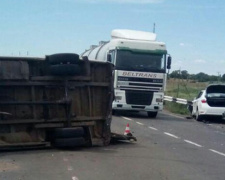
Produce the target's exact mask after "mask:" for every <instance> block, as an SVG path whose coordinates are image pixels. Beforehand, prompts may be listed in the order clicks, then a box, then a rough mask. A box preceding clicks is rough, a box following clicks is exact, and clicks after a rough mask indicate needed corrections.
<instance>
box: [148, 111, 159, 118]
mask: <svg viewBox="0 0 225 180" xmlns="http://www.w3.org/2000/svg"><path fill="white" fill-rule="evenodd" d="M157 114H158V112H157V111H156V112H152V111H148V117H150V118H155V117H156V116H157Z"/></svg>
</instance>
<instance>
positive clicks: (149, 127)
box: [148, 126, 158, 131]
mask: <svg viewBox="0 0 225 180" xmlns="http://www.w3.org/2000/svg"><path fill="white" fill-rule="evenodd" d="M148 128H149V129H152V130H155V131H158V129H156V128H154V127H151V126H148Z"/></svg>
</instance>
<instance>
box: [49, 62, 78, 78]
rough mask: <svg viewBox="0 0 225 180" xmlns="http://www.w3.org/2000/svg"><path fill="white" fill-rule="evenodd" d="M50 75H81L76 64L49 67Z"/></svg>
mask: <svg viewBox="0 0 225 180" xmlns="http://www.w3.org/2000/svg"><path fill="white" fill-rule="evenodd" d="M50 72H51V74H52V75H58V76H59V75H62V76H74V75H79V74H80V73H81V69H80V67H79V65H77V64H57V65H51V66H50Z"/></svg>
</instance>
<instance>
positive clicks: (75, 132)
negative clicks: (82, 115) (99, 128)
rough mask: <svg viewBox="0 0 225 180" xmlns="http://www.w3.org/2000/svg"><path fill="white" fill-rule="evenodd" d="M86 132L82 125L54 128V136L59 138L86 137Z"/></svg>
mask: <svg viewBox="0 0 225 180" xmlns="http://www.w3.org/2000/svg"><path fill="white" fill-rule="evenodd" d="M84 135H85V132H84V128H82V127H73V128H57V129H55V130H54V137H55V138H56V139H57V138H77V137H84Z"/></svg>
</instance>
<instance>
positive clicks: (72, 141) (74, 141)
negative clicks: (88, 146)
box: [54, 137, 85, 147]
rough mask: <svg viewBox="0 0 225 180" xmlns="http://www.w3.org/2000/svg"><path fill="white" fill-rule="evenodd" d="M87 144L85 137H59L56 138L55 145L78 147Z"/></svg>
mask: <svg viewBox="0 0 225 180" xmlns="http://www.w3.org/2000/svg"><path fill="white" fill-rule="evenodd" d="M83 145H85V139H84V138H82V137H80V138H58V139H55V140H54V146H55V147H77V146H83Z"/></svg>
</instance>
